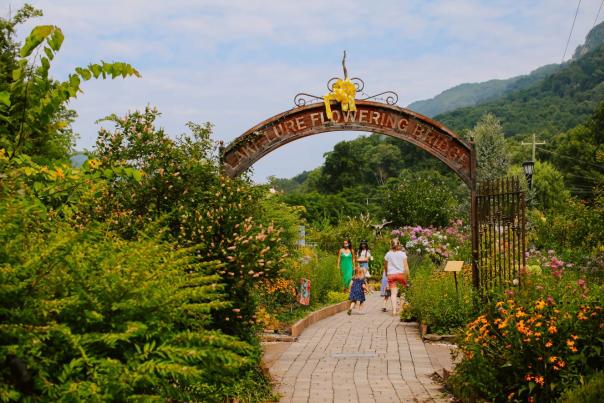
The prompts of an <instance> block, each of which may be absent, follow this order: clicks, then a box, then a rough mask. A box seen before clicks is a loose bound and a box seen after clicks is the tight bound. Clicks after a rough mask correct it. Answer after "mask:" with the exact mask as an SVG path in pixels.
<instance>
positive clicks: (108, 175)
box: [103, 168, 113, 179]
mask: <svg viewBox="0 0 604 403" xmlns="http://www.w3.org/2000/svg"><path fill="white" fill-rule="evenodd" d="M103 175H104V176H105V178H107V179H111V178H113V170H112V169H111V168H106V169H104V170H103Z"/></svg>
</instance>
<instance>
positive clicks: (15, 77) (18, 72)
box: [13, 68, 23, 81]
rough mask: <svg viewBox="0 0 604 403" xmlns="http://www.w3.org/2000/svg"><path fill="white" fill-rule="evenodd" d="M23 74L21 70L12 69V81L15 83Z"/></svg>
mask: <svg viewBox="0 0 604 403" xmlns="http://www.w3.org/2000/svg"><path fill="white" fill-rule="evenodd" d="M22 73H23V70H21V69H20V68H19V69H14V70H13V81H17V80H18V79H20V78H21V74H22Z"/></svg>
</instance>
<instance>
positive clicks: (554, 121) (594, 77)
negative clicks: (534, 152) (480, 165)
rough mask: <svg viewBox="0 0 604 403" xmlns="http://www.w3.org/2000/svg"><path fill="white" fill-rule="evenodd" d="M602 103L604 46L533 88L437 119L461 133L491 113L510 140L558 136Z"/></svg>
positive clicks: (603, 92) (581, 120)
mask: <svg viewBox="0 0 604 403" xmlns="http://www.w3.org/2000/svg"><path fill="white" fill-rule="evenodd" d="M603 99H604V45H600V46H599V47H597V48H596V49H594V50H592V51H591V52H588V53H587V54H585V55H584V56H583V57H581V58H579V59H577V60H574V61H572V62H570V63H569V64H568V65H567V66H565V67H564V68H562V69H561V70H559V71H558V72H556V73H554V74H552V75H551V76H549V77H547V78H546V79H544V80H543V81H542V82H539V83H538V84H536V85H534V86H532V87H529V88H526V89H523V90H519V91H515V92H513V93H511V94H509V95H506V96H505V97H503V98H501V99H497V100H494V101H488V102H485V103H482V104H480V105H477V106H473V107H468V108H462V109H458V110H455V111H452V112H448V113H445V114H441V115H438V116H436V117H435V118H436V119H437V120H439V121H441V122H443V123H444V124H445V125H447V126H448V127H450V128H451V129H453V130H457V131H462V130H464V129H468V128H471V127H472V126H473V125H474V124H476V122H477V121H478V120H479V119H480V117H481V116H482V115H484V114H485V113H487V112H489V113H493V114H494V115H495V116H497V117H498V118H499V119H500V120H501V123H502V125H503V130H504V132H505V134H506V135H508V136H518V135H522V134H527V133H532V132H538V133H545V134H549V135H555V134H557V133H559V132H561V131H565V130H568V129H570V128H572V127H575V126H577V125H578V124H580V123H582V122H583V121H585V120H586V119H587V118H588V117H589V116H590V115H591V113H592V112H593V110H594V109H595V107H596V105H597V104H598V103H599V102H600V101H602V100H603Z"/></svg>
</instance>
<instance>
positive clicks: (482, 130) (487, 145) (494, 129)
mask: <svg viewBox="0 0 604 403" xmlns="http://www.w3.org/2000/svg"><path fill="white" fill-rule="evenodd" d="M468 137H470V138H473V139H474V141H475V142H476V154H477V165H478V180H492V179H495V178H499V177H501V176H503V175H505V173H506V171H507V169H508V166H509V161H508V156H507V151H506V143H505V137H504V136H503V129H502V128H501V124H500V122H499V120H498V119H497V118H496V117H495V115H492V114H490V113H487V114H485V115H483V116H482V118H481V119H480V121H478V123H476V126H474V128H473V129H472V130H470V131H469V132H468Z"/></svg>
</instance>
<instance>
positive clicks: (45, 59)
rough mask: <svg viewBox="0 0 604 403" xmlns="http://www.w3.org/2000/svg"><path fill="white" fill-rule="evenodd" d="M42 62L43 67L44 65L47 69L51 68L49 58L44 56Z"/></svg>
mask: <svg viewBox="0 0 604 403" xmlns="http://www.w3.org/2000/svg"><path fill="white" fill-rule="evenodd" d="M40 62H41V63H42V67H44V69H45V70H48V69H50V62H49V61H48V59H47V58H46V57H42V58H41V59H40Z"/></svg>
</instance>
